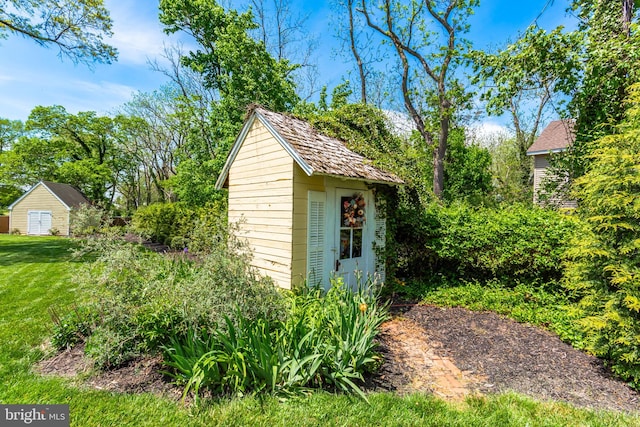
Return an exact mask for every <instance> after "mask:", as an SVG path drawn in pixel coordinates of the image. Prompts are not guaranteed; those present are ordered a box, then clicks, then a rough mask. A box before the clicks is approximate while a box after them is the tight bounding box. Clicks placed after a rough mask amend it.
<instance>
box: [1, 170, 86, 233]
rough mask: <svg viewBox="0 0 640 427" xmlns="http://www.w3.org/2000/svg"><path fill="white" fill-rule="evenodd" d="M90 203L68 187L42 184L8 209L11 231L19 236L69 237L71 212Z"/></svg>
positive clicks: (50, 183)
mask: <svg viewBox="0 0 640 427" xmlns="http://www.w3.org/2000/svg"><path fill="white" fill-rule="evenodd" d="M89 203H90V202H89V200H88V199H87V198H86V197H85V196H84V195H83V194H82V193H81V192H80V191H79V190H78V189H77V188H75V187H73V186H71V185H69V184H62V183H58V182H50V181H40V182H39V183H37V184H36V185H34V186H33V187H31V188H30V189H29V190H28V191H27V192H26V193H24V194H23V195H22V196H21V197H20V198H19V199H18V200H16V201H15V202H13V203H12V204H11V206H9V229H10V230H11V232H12V233H13V232H19V233H20V234H30V235H46V234H52V233H57V234H59V235H61V236H68V235H69V234H70V226H69V222H70V215H71V211H72V210H73V209H75V208H78V207H80V206H81V205H82V204H89ZM52 230H53V232H52Z"/></svg>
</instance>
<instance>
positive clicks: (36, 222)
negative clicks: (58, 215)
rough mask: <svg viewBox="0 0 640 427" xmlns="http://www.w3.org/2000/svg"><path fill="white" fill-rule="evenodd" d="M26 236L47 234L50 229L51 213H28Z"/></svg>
mask: <svg viewBox="0 0 640 427" xmlns="http://www.w3.org/2000/svg"><path fill="white" fill-rule="evenodd" d="M28 215H29V218H28V224H27V234H35V235H42V234H49V230H50V229H51V211H29V214H28Z"/></svg>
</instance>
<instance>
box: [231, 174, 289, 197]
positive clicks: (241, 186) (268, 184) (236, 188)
mask: <svg viewBox="0 0 640 427" xmlns="http://www.w3.org/2000/svg"><path fill="white" fill-rule="evenodd" d="M280 189H286V190H288V194H291V193H292V191H293V190H292V189H291V180H290V179H288V178H281V179H276V180H273V181H263V182H249V181H248V180H245V182H234V183H233V185H229V191H230V192H234V194H235V192H238V194H241V192H244V191H248V190H260V191H277V190H280Z"/></svg>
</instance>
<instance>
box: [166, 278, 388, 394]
mask: <svg viewBox="0 0 640 427" xmlns="http://www.w3.org/2000/svg"><path fill="white" fill-rule="evenodd" d="M372 289H373V284H371V283H369V285H368V286H366V287H364V288H362V289H360V290H359V291H357V292H354V291H353V290H351V289H350V288H348V287H346V286H344V284H343V282H342V281H341V280H335V281H333V283H332V287H331V289H330V290H329V291H328V292H327V293H326V294H325V293H324V292H323V291H321V290H320V289H311V290H308V291H306V292H303V293H300V294H290V295H289V308H288V310H287V313H288V314H287V317H286V319H284V320H281V319H273V318H272V319H266V318H264V317H256V318H254V319H253V320H252V319H249V318H247V317H246V316H245V315H244V314H242V313H238V314H237V316H236V322H233V321H231V320H230V319H226V328H218V329H217V330H216V331H215V332H214V333H213V335H208V334H202V333H200V332H198V331H191V332H190V333H188V334H186V335H185V336H184V337H183V338H177V337H174V338H173V339H172V340H171V345H170V346H167V347H165V364H166V365H167V367H168V368H169V371H168V372H169V374H170V375H171V376H172V377H173V378H174V379H175V380H176V381H177V382H178V383H182V384H184V383H186V386H185V391H184V393H185V395H186V394H187V393H188V392H189V391H190V390H193V391H194V392H195V394H196V396H197V395H198V393H199V391H200V390H202V389H204V388H207V389H210V390H212V391H214V392H217V393H234V394H244V393H247V392H260V391H267V392H270V393H277V394H290V393H295V392H300V391H304V390H308V389H309V388H321V387H332V388H335V389H338V390H342V391H346V392H355V393H358V394H359V395H361V396H362V397H364V394H363V393H362V391H361V390H360V388H359V387H358V385H357V382H358V381H362V380H363V374H364V373H365V372H367V371H370V370H372V369H373V368H374V367H375V366H376V364H377V358H376V356H375V353H374V349H375V342H374V338H375V336H376V334H377V332H378V329H379V326H380V324H381V323H382V322H383V321H384V320H385V319H386V318H387V312H386V309H385V308H384V307H380V306H379V305H378V303H377V299H376V297H377V295H376V294H375V293H374V292H372Z"/></svg>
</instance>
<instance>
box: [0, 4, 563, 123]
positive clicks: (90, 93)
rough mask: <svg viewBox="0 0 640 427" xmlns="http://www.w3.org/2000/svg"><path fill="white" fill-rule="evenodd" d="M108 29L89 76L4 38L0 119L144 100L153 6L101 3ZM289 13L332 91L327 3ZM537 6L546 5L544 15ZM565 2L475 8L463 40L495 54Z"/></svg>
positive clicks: (153, 79) (151, 85) (554, 18)
mask: <svg viewBox="0 0 640 427" xmlns="http://www.w3.org/2000/svg"><path fill="white" fill-rule="evenodd" d="M104 1H105V5H106V7H107V8H108V9H109V10H110V12H111V17H112V19H113V21H114V37H113V38H112V39H110V40H109V43H110V44H112V45H113V46H115V47H117V48H118V50H119V59H118V61H117V62H116V63H114V64H111V65H101V64H96V65H95V66H94V67H93V69H89V68H88V67H87V66H86V65H84V64H78V65H75V64H73V63H72V62H71V61H69V60H68V59H63V60H61V59H60V58H59V57H58V51H57V49H56V48H55V47H52V48H49V49H47V48H43V47H41V46H39V45H37V44H36V43H34V42H33V41H31V40H28V39H24V38H22V37H18V36H14V35H10V36H9V38H8V39H4V40H3V39H0V117H2V118H9V119H14V120H16V119H17V120H26V118H27V117H28V115H29V112H30V111H31V110H32V109H33V108H34V107H35V106H37V105H43V106H48V105H54V104H57V105H62V106H64V107H65V108H66V109H67V111H69V112H71V113H77V112H78V111H96V112H98V113H99V114H109V113H111V112H113V111H114V110H115V109H116V108H117V107H119V106H121V105H122V104H123V103H125V102H127V101H128V100H130V99H131V95H132V94H133V93H135V92H137V91H142V92H150V91H153V90H154V89H157V88H158V87H159V86H160V85H161V84H163V83H164V82H165V81H166V79H165V78H164V76H162V75H161V74H160V73H157V72H154V71H151V70H150V69H149V66H148V60H149V59H156V58H160V56H161V53H162V49H163V43H166V44H172V43H175V42H176V41H178V37H176V36H172V37H167V36H166V35H164V34H163V33H162V28H161V25H160V23H159V22H158V9H157V4H158V3H157V2H156V1H151V0H104ZM292 5H293V7H294V8H296V7H298V8H300V10H302V11H304V12H305V13H308V14H309V19H308V21H307V24H308V27H309V29H308V31H309V33H311V34H315V35H316V36H317V37H318V38H319V46H318V49H317V50H316V55H315V58H314V59H315V60H316V61H317V64H318V65H319V71H320V82H321V83H322V84H326V85H327V86H328V87H329V88H332V87H333V86H335V85H336V84H338V83H340V82H341V81H342V79H343V78H344V76H345V72H346V69H347V68H349V66H348V65H347V64H343V63H342V59H341V58H340V57H337V56H336V49H338V46H339V43H338V42H337V40H336V39H335V37H334V26H333V22H334V20H335V16H333V13H334V12H332V7H331V0H312V1H298V2H293V3H292ZM545 5H547V7H546V9H545ZM566 8H567V0H555V1H551V0H481V5H480V7H479V8H478V9H477V10H476V14H475V16H473V17H472V19H471V32H470V34H469V38H470V39H471V40H472V41H473V42H474V47H476V48H489V47H500V46H502V45H503V44H504V43H505V42H506V41H507V40H508V39H511V40H513V39H515V38H516V37H517V36H518V34H519V33H520V32H522V31H523V30H524V29H526V28H527V26H528V25H530V24H531V23H532V22H533V21H534V19H536V18H537V17H538V15H539V14H540V12H541V11H542V10H543V9H544V10H545V11H544V13H543V14H542V16H541V17H540V19H538V21H537V22H538V25H539V26H541V27H542V28H546V29H551V28H555V27H556V26H557V25H561V24H569V23H570V22H571V17H568V16H567V15H566V13H565V9H566Z"/></svg>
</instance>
